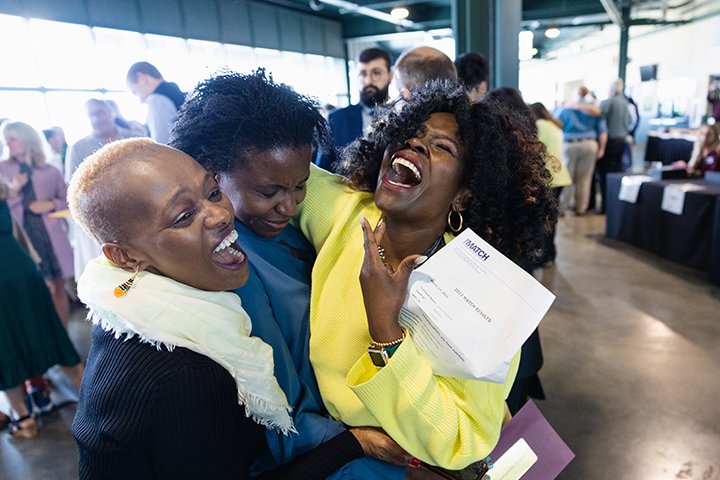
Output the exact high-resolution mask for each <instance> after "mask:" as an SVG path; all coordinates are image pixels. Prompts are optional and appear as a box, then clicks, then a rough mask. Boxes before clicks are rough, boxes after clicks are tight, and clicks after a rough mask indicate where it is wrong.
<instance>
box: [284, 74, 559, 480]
mask: <svg viewBox="0 0 720 480" xmlns="http://www.w3.org/2000/svg"><path fill="white" fill-rule="evenodd" d="M340 171H341V173H342V174H343V175H344V176H345V178H343V177H340V176H335V175H331V174H329V173H327V172H325V171H323V170H320V169H318V168H312V169H311V174H310V178H309V180H308V186H307V192H308V193H307V196H306V197H305V201H304V202H303V203H302V204H301V205H300V206H299V207H298V209H299V218H298V223H299V226H300V228H301V230H302V231H303V233H304V234H305V235H306V237H307V238H308V239H309V240H310V241H311V242H312V243H313V245H314V246H315V249H316V251H317V260H316V262H315V267H314V269H313V277H312V292H311V295H312V296H311V311H310V329H311V336H310V359H311V362H312V364H313V367H314V369H315V374H316V376H317V379H318V384H319V386H320V392H321V394H322V397H323V400H324V402H325V405H326V406H327V408H328V410H329V412H330V413H331V414H332V415H333V416H334V417H335V418H337V419H340V420H341V421H343V422H345V423H347V424H349V425H371V426H376V427H381V428H382V429H384V430H385V431H386V432H387V433H388V434H389V435H390V436H391V437H392V438H393V439H394V440H395V441H396V442H398V443H399V444H400V446H401V447H403V448H404V449H405V450H407V451H408V452H409V453H410V454H412V455H413V456H415V457H417V458H419V459H421V460H423V461H425V462H428V463H431V464H435V465H439V466H441V467H444V468H449V469H460V468H463V467H465V466H466V465H468V464H470V463H472V462H475V461H477V460H480V459H481V458H483V457H485V456H486V455H487V454H488V453H489V452H490V451H491V450H492V449H493V447H494V446H495V444H496V443H497V440H498V438H499V434H500V428H501V425H502V423H503V420H504V419H505V418H506V412H507V407H506V405H505V398H506V397H507V395H508V392H509V391H510V388H511V386H512V384H513V380H514V379H515V374H516V371H517V367H518V359H519V358H518V357H519V355H516V356H515V357H514V358H513V360H512V362H511V367H510V371H509V373H508V375H507V378H506V380H505V382H504V383H503V384H497V383H490V382H484V381H479V380H463V379H458V378H451V377H443V376H439V375H435V374H434V373H433V371H432V368H431V366H430V364H429V362H428V361H427V359H425V358H424V357H423V356H422V355H421V354H420V353H419V352H418V350H417V348H416V346H415V344H414V342H413V339H412V336H411V335H409V334H407V333H406V332H404V331H403V330H402V329H401V327H400V324H399V322H398V317H399V313H400V308H401V306H402V304H403V301H404V298H405V294H406V290H407V282H408V278H409V274H410V271H411V270H412V269H413V268H414V266H415V265H416V264H417V263H418V261H422V260H423V259H424V257H428V256H430V255H432V254H434V253H435V252H436V251H438V250H439V249H440V248H442V247H443V246H444V245H445V244H446V243H447V242H449V241H451V240H452V239H453V238H454V236H455V235H457V234H459V233H460V232H461V231H462V230H463V229H465V228H471V229H472V230H473V231H475V233H477V234H478V235H480V236H481V237H483V238H484V239H485V240H486V241H488V242H489V243H490V244H491V245H493V246H494V247H495V248H496V249H498V250H499V251H500V252H502V253H503V254H504V255H506V256H507V257H509V258H511V259H512V260H514V261H515V262H523V261H531V260H532V258H533V256H534V254H535V251H536V250H538V249H539V248H541V247H542V245H543V241H544V236H545V231H546V229H547V225H548V224H549V223H550V222H551V221H552V220H553V218H554V217H555V216H556V205H555V202H554V200H553V197H552V195H551V193H550V187H549V179H550V173H549V172H548V171H547V169H546V168H545V148H544V146H543V145H542V144H541V143H540V142H539V141H538V140H537V137H536V136H535V135H534V133H533V128H532V124H531V122H530V120H529V119H526V118H520V117H519V116H518V115H517V114H515V113H513V112H512V111H510V110H508V109H507V108H505V107H503V106H500V105H496V104H489V103H478V104H474V105H470V104H469V103H468V99H467V96H466V94H465V92H464V90H463V88H462V87H460V86H459V85H456V84H453V83H451V82H447V81H436V82H431V83H429V84H428V85H426V86H425V87H424V88H423V89H421V90H419V91H418V92H417V93H415V94H414V95H413V96H412V97H411V98H410V99H409V100H408V101H407V104H405V105H404V106H403V107H402V108H401V109H396V110H394V111H392V112H391V113H390V114H389V115H388V116H387V117H386V118H383V119H381V120H380V121H378V122H376V123H375V124H374V125H373V128H372V131H371V133H370V134H369V135H368V136H367V137H366V138H364V139H360V140H358V141H356V142H355V143H354V144H352V145H351V146H350V147H349V148H348V149H347V150H346V152H345V155H344V159H343V161H342V163H341V170H340ZM358 219H360V223H361V226H362V229H360V228H358ZM381 220H382V222H381ZM371 227H374V231H373V230H372V228H371ZM363 245H365V246H364V247H363ZM363 248H364V251H365V254H364V255H363ZM369 345H370V346H373V347H374V349H376V348H378V347H380V348H382V349H383V350H384V352H385V354H386V357H385V358H387V359H389V360H387V361H384V360H381V359H377V358H376V359H375V360H371V357H370V356H369V354H368V346H369Z"/></svg>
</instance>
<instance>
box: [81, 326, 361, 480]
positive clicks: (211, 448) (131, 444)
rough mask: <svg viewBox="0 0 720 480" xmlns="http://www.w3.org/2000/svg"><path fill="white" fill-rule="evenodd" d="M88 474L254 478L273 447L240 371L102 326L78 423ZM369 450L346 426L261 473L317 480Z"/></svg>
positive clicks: (83, 471) (139, 478)
mask: <svg viewBox="0 0 720 480" xmlns="http://www.w3.org/2000/svg"><path fill="white" fill-rule="evenodd" d="M72 432H73V436H74V437H75V439H76V441H77V444H78V448H79V451H80V465H79V477H80V478H81V479H123V480H125V479H133V480H144V479H204V478H212V479H218V480H221V479H234V480H237V479H249V478H250V475H249V473H248V472H249V467H250V465H251V464H252V463H253V462H254V461H255V459H256V458H257V457H258V455H259V454H260V453H261V452H263V451H265V449H266V448H267V446H266V443H265V436H264V432H263V427H261V426H259V425H257V424H256V423H254V422H253V421H252V420H251V419H249V418H247V417H246V416H245V410H244V408H243V407H242V406H240V405H238V403H237V390H236V387H235V381H234V379H233V378H232V376H231V375H230V374H229V373H228V372H227V371H226V370H225V369H224V368H222V367H221V366H220V365H218V364H217V363H215V362H214V361H212V360H211V359H209V358H207V357H205V356H203V355H200V354H197V353H194V352H192V351H190V350H187V349H185V348H176V349H175V350H174V351H173V352H168V351H167V350H165V349H161V350H158V349H156V348H155V347H154V346H152V345H148V344H146V343H141V342H140V341H139V340H138V339H137V338H133V339H130V340H128V341H125V340H124V339H115V338H114V335H113V334H112V333H108V332H104V331H102V329H100V328H99V327H94V328H93V339H92V347H91V349H90V354H89V357H88V361H87V365H86V368H85V376H84V377H83V383H82V388H81V392H80V402H79V405H78V410H77V414H76V416H75V420H74V422H73V426H72ZM362 456H363V452H362V448H361V447H360V444H359V443H358V442H357V440H356V439H355V437H354V436H353V435H352V434H351V433H350V432H344V433H342V434H340V435H338V436H337V437H335V438H333V439H332V440H330V441H328V442H327V443H325V444H323V445H321V446H320V447H318V448H317V449H315V450H313V451H311V452H309V453H308V454H306V455H305V456H303V457H301V458H299V459H297V460H295V461H293V462H291V463H289V464H287V465H285V466H283V467H281V468H280V469H278V470H274V471H272V472H267V473H266V474H264V475H263V476H262V477H259V478H262V479H271V478H272V479H283V478H288V479H290V478H292V479H304V478H306V479H318V478H324V477H326V476H327V475H329V474H331V473H332V472H333V471H334V470H335V469H337V468H338V467H340V466H341V465H343V464H344V463H346V462H348V461H350V460H354V459H356V458H360V457H362Z"/></svg>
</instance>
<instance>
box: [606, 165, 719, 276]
mask: <svg viewBox="0 0 720 480" xmlns="http://www.w3.org/2000/svg"><path fill="white" fill-rule="evenodd" d="M623 176H625V175H624V174H608V178H607V197H606V198H607V203H606V209H605V212H606V214H607V218H606V222H607V223H606V234H607V236H608V237H611V238H616V239H618V240H622V241H625V242H628V243H631V244H633V245H636V246H638V247H640V248H643V249H645V250H648V251H650V252H652V253H654V254H656V255H659V256H660V257H662V258H665V259H668V260H671V261H674V262H677V263H681V264H683V265H686V266H689V267H692V268H696V269H699V270H703V271H707V272H708V273H709V274H710V277H711V279H712V280H713V281H714V282H716V283H718V284H720V185H716V184H710V183H707V182H704V181H702V180H663V181H659V182H646V183H643V184H642V186H641V187H640V193H639V195H638V198H637V202H636V203H629V202H625V201H621V200H619V199H618V193H619V192H620V185H621V184H622V178H623ZM678 183H696V184H698V185H701V186H702V187H703V189H702V190H693V191H688V192H687V193H686V194H685V205H684V208H683V214H682V215H675V214H673V213H670V212H666V211H664V210H662V209H661V208H660V205H661V203H662V197H663V189H664V188H665V186H667V185H671V184H678Z"/></svg>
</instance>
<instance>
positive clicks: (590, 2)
mask: <svg viewBox="0 0 720 480" xmlns="http://www.w3.org/2000/svg"><path fill="white" fill-rule="evenodd" d="M598 13H605V10H604V9H603V7H602V5H600V3H599V2H598V1H597V0H560V1H558V0H524V1H523V18H522V19H523V21H528V20H547V19H553V18H568V17H580V16H583V15H595V14H598Z"/></svg>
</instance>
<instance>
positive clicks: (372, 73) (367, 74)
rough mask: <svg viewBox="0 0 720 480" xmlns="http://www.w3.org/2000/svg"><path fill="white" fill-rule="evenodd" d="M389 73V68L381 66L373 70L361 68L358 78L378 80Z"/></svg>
mask: <svg viewBox="0 0 720 480" xmlns="http://www.w3.org/2000/svg"><path fill="white" fill-rule="evenodd" d="M387 74H388V71H387V70H383V69H381V68H373V69H372V70H360V71H359V72H358V74H357V78H358V79H360V80H365V79H367V78H370V80H377V79H379V78H381V77H382V76H383V75H387Z"/></svg>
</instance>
